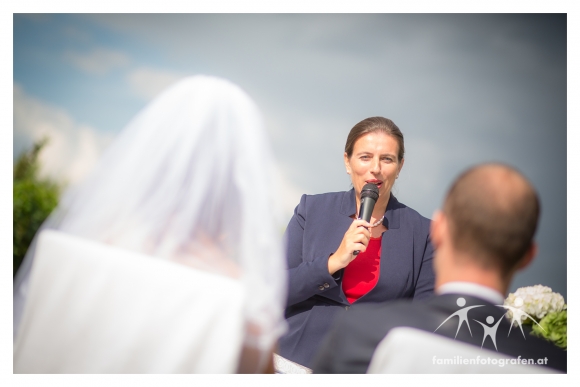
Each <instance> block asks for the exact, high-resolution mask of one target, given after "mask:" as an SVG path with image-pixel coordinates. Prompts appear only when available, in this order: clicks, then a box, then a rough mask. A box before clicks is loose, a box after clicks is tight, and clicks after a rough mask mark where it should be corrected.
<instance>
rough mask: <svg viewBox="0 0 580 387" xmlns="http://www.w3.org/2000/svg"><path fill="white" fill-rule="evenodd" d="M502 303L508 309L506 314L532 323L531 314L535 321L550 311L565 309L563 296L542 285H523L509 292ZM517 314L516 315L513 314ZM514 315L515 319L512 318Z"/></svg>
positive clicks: (523, 321) (526, 322) (524, 322)
mask: <svg viewBox="0 0 580 387" xmlns="http://www.w3.org/2000/svg"><path fill="white" fill-rule="evenodd" d="M504 305H505V306H507V307H508V308H506V309H509V311H508V313H507V315H508V317H509V318H510V319H511V320H514V322H515V323H516V324H515V325H517V320H518V319H521V322H522V323H523V324H532V323H533V322H532V320H530V318H529V317H528V315H529V316H531V317H532V318H534V319H535V320H536V321H538V322H539V321H540V320H541V319H542V318H544V316H546V315H547V314H548V313H550V312H560V311H562V310H564V309H566V303H565V302H564V297H563V296H562V295H561V294H560V293H555V292H553V291H552V289H551V288H549V287H547V286H543V285H535V286H525V287H521V288H519V289H518V290H516V291H515V293H510V294H509V295H508V297H507V298H506V299H505V301H504ZM514 313H515V314H518V316H514ZM514 317H515V319H514Z"/></svg>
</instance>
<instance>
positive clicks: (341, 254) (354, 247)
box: [328, 219, 371, 275]
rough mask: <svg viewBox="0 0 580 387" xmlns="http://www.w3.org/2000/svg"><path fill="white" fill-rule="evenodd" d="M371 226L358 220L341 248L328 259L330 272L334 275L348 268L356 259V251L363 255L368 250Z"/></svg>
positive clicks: (348, 231) (344, 238)
mask: <svg viewBox="0 0 580 387" xmlns="http://www.w3.org/2000/svg"><path fill="white" fill-rule="evenodd" d="M370 227H371V224H370V223H369V222H367V221H365V220H362V219H356V220H355V221H354V222H352V224H351V225H350V227H349V228H348V230H346V233H345V234H344V237H343V238H342V242H340V246H338V249H337V250H336V252H334V254H332V255H331V256H330V257H329V258H328V272H329V273H330V274H331V275H332V274H334V273H336V272H337V271H338V270H340V269H342V268H344V267H346V266H348V264H349V263H351V262H352V261H353V260H354V259H355V258H356V255H354V252H355V251H360V252H361V253H362V252H364V251H365V250H366V249H367V245H368V244H369V240H370V238H371V233H370V231H369V230H368V229H369V228H370Z"/></svg>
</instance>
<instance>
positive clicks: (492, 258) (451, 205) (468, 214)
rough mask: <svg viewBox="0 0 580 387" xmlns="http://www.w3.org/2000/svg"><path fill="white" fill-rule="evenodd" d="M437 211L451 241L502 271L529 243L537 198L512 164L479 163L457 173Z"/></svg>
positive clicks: (537, 209)
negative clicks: (444, 223)
mask: <svg viewBox="0 0 580 387" xmlns="http://www.w3.org/2000/svg"><path fill="white" fill-rule="evenodd" d="M443 212H444V214H445V215H446V216H447V218H448V219H449V227H450V233H451V238H452V242H453V244H454V247H455V248H456V249H458V250H459V251H462V252H465V253H467V255H468V256H469V257H472V258H473V259H474V260H475V261H476V262H478V263H479V264H480V265H482V266H483V267H486V268H489V267H493V268H496V269H499V270H500V273H501V274H502V276H506V275H507V274H509V273H510V272H511V271H512V270H513V269H515V267H516V265H517V264H518V262H519V261H520V260H521V259H522V258H523V256H524V255H525V253H526V252H527V251H528V250H529V248H530V247H531V244H532V243H533V238H534V234H535V232H536V228H537V225H538V218H539V215H540V202H539V199H538V195H537V193H536V191H535V189H534V187H533V186H532V185H531V183H530V182H529V181H528V180H527V179H526V178H525V177H524V176H523V175H522V174H521V173H520V172H518V171H517V170H516V169H514V168H512V167H510V166H507V165H503V164H484V165H479V166H476V167H473V168H470V169H468V170H467V171H465V172H464V173H463V174H461V175H460V176H459V177H458V178H457V180H456V181H455V182H454V184H453V185H452V186H451V188H450V190H449V192H448V193H447V197H446V199H445V203H444V206H443Z"/></svg>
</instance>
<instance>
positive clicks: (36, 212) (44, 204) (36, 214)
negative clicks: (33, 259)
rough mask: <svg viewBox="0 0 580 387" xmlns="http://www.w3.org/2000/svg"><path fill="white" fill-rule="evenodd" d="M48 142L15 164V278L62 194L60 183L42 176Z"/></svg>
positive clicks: (43, 142) (35, 145) (24, 155)
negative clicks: (42, 159)
mask: <svg viewBox="0 0 580 387" xmlns="http://www.w3.org/2000/svg"><path fill="white" fill-rule="evenodd" d="M47 142H48V140H47V139H43V140H41V141H39V142H37V143H35V144H34V146H33V147H32V149H31V150H29V151H26V152H23V153H22V154H21V155H20V156H19V157H18V160H17V161H16V164H15V165H14V176H13V178H14V184H13V205H14V207H13V222H14V223H13V238H14V240H13V255H14V268H13V275H16V271H17V270H18V268H19V267H20V264H21V263H22V259H23V258H24V255H25V254H26V251H27V250H28V246H29V245H30V243H31V242H32V238H33V237H34V234H36V231H37V230H38V228H39V227H40V225H41V224H42V222H44V220H45V219H46V218H47V217H48V215H49V214H50V212H51V211H52V210H53V209H54V208H55V207H56V205H57V203H58V199H59V196H60V192H61V187H60V185H59V184H58V183H56V182H54V181H52V180H50V179H42V178H40V177H39V176H38V172H39V169H40V164H39V161H38V155H39V153H40V151H41V150H42V148H43V147H44V146H45V145H46V144H47Z"/></svg>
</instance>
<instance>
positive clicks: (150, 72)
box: [127, 67, 184, 100]
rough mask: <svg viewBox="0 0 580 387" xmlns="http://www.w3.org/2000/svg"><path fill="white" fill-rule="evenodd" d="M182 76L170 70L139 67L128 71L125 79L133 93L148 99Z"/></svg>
mask: <svg viewBox="0 0 580 387" xmlns="http://www.w3.org/2000/svg"><path fill="white" fill-rule="evenodd" d="M183 77H184V75H183V74H178V73H175V72H171V71H165V70H158V69H154V68H150V67H141V68H138V69H136V70H133V71H132V72H130V73H129V74H128V75H127V81H128V82H129V86H130V87H131V90H132V91H133V93H134V94H136V95H137V96H139V97H141V98H144V99H146V100H149V99H152V98H153V97H155V96H156V95H157V94H159V92H161V91H162V90H163V89H165V88H166V87H167V86H169V85H171V84H172V83H175V82H176V81H178V80H179V79H181V78H183Z"/></svg>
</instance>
